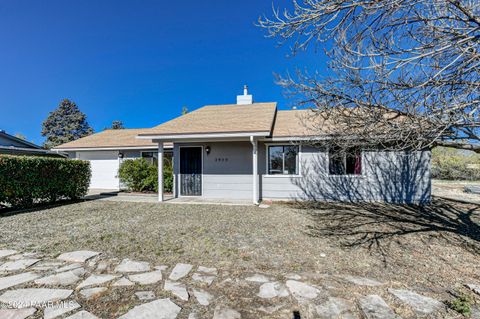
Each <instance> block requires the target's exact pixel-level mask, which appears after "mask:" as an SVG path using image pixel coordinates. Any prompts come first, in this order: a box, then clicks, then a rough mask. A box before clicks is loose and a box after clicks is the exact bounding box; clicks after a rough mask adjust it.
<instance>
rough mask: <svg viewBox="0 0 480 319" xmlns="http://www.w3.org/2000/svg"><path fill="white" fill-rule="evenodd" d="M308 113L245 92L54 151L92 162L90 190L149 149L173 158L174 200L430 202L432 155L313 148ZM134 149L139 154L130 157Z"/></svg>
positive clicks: (112, 184)
mask: <svg viewBox="0 0 480 319" xmlns="http://www.w3.org/2000/svg"><path fill="white" fill-rule="evenodd" d="M311 112H312V111H310V110H289V111H283V110H278V108H277V105H276V103H273V102H272V103H254V102H253V97H252V95H249V94H248V91H247V89H246V88H245V90H244V94H243V95H240V96H238V97H237V103H236V104H227V105H209V106H204V107H202V108H200V109H197V110H195V111H193V112H191V113H187V114H185V115H183V116H180V117H178V118H175V119H173V120H171V121H168V122H166V123H163V124H160V125H158V126H156V127H153V128H150V129H141V130H125V131H124V132H122V131H105V132H102V133H98V134H95V135H92V136H90V137H86V138H82V139H79V140H77V141H75V142H71V143H67V144H64V145H61V146H59V147H57V149H58V150H62V151H75V158H80V159H87V160H90V161H92V164H93V165H92V173H93V180H92V185H91V187H99V186H102V187H107V186H108V187H111V186H116V185H118V181H116V182H115V183H112V182H111V181H113V176H114V175H115V172H116V170H117V169H118V165H119V164H118V163H119V161H118V159H116V158H115V156H116V154H118V155H119V154H122V155H123V157H124V158H125V157H127V156H131V157H139V156H141V154H139V151H140V150H147V149H148V150H149V151H151V152H153V151H154V152H157V154H158V155H157V157H158V161H160V162H162V161H163V158H164V157H165V155H166V154H168V153H170V152H171V153H172V154H173V166H174V189H173V193H174V194H173V195H174V197H192V196H198V197H201V198H204V199H229V200H232V199H239V200H251V201H252V202H253V203H258V202H259V201H261V200H294V199H295V200H297V199H298V200H325V201H386V202H401V203H424V202H428V201H429V200H430V188H431V185H430V158H431V153H430V151H429V150H424V151H411V152H407V151H401V152H400V151H398V152H391V151H384V150H381V149H375V150H356V152H355V153H354V154H353V155H348V154H347V155H345V154H342V153H337V151H336V150H334V149H328V148H327V147H322V146H321V143H320V146H315V147H314V146H310V145H309V143H305V141H308V140H309V139H311V138H312V136H315V138H317V139H318V140H319V141H321V139H322V138H323V137H322V136H320V135H319V133H318V131H314V130H313V129H312V128H310V127H309V125H308V121H306V120H305V119H308V118H309V117H310V115H311ZM325 136H326V135H325ZM325 138H326V137H325ZM127 146H128V147H129V148H127ZM130 149H134V150H135V152H136V153H135V154H134V155H129V153H127V150H130ZM159 168H160V169H159V183H160V185H163V174H162V166H161V165H160V166H159ZM107 180H108V182H107ZM114 184H115V185H114ZM160 189H161V188H160ZM163 200H164V196H163V192H160V193H159V201H163Z"/></svg>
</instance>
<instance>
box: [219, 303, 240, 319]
mask: <svg viewBox="0 0 480 319" xmlns="http://www.w3.org/2000/svg"><path fill="white" fill-rule="evenodd" d="M240 318H242V315H241V314H240V313H239V312H238V311H236V310H234V309H231V308H228V307H225V306H220V305H219V306H217V307H216V308H215V311H214V312H213V319H240Z"/></svg>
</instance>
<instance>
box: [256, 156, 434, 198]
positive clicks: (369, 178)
mask: <svg viewBox="0 0 480 319" xmlns="http://www.w3.org/2000/svg"><path fill="white" fill-rule="evenodd" d="M259 151H260V157H261V158H266V148H265V146H264V147H262V148H260V150H259ZM430 157H431V153H430V151H418V152H386V151H365V152H363V158H362V175H358V176H331V175H329V174H328V153H327V152H326V151H324V150H323V151H322V150H319V149H316V148H312V147H306V146H303V147H302V150H301V154H300V174H299V175H300V176H299V177H297V176H293V177H278V176H268V175H266V161H264V162H263V163H260V164H261V166H260V170H259V172H260V174H262V175H261V186H260V189H261V194H262V198H263V199H300V200H322V201H353V202H355V201H386V202H398V203H424V202H428V201H430V191H431V185H430Z"/></svg>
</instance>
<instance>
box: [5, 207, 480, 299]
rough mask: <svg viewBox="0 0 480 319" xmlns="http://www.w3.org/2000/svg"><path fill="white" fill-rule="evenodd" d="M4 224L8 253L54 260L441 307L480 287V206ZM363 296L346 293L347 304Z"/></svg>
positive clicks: (212, 212)
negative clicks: (357, 282)
mask: <svg viewBox="0 0 480 319" xmlns="http://www.w3.org/2000/svg"><path fill="white" fill-rule="evenodd" d="M0 216H1V217H0V221H1V222H0V234H1V235H0V248H10V249H12V248H13V249H18V250H22V251H36V252H40V253H47V254H59V253H61V252H65V251H72V250H81V249H82V250H83V249H88V250H95V251H102V252H103V253H104V256H105V258H107V257H109V256H110V257H112V258H118V259H121V258H132V259H137V260H142V261H148V262H151V263H153V264H168V265H172V264H175V263H177V262H182V263H185V262H187V263H191V264H195V265H205V266H210V267H217V268H219V269H223V270H224V271H227V272H229V273H230V274H231V275H232V276H234V277H235V274H238V276H243V274H244V273H248V272H252V273H253V272H260V273H262V272H264V273H268V274H274V275H282V274H283V275H285V274H288V273H297V274H298V273H300V274H302V276H310V277H311V278H317V279H318V281H319V282H321V281H322V276H323V275H325V274H328V275H334V276H336V275H353V276H364V277H369V278H375V279H376V280H379V281H382V282H387V283H390V284H391V285H392V286H394V287H398V288H401V287H404V286H406V285H408V286H410V287H418V288H419V289H420V291H428V292H430V293H433V294H434V295H435V294H438V295H435V296H436V297H438V298H440V299H441V298H443V297H445V296H446V295H445V293H446V292H447V291H448V290H449V289H454V288H457V287H460V286H463V285H464V284H465V283H470V282H480V273H479V272H478V264H479V263H480V255H479V252H480V248H479V247H480V226H479V225H480V206H478V205H467V204H461V203H457V202H453V201H447V200H440V199H436V200H434V201H433V203H432V205H430V206H427V207H424V208H421V207H411V206H400V205H382V204H365V205H345V204H322V205H317V206H316V207H312V206H307V205H304V206H298V205H296V204H274V205H272V206H270V207H269V208H263V209H262V208H258V207H253V206H218V205H169V204H156V203H130V202H113V201H86V202H80V203H74V204H69V205H63V206H57V207H52V208H46V209H38V210H32V211H26V212H21V213H16V214H11V213H10V214H3V215H0ZM240 274H241V275H240ZM355 289H357V288H355ZM355 289H354V288H352V289H350V288H348V287H346V288H345V289H343V290H342V289H340V290H339V294H340V295H342V296H345V297H348V296H349V295H350V294H356V292H355ZM232 294H235V292H234V291H232ZM238 297H239V298H241V296H238ZM239 300H240V301H239V302H241V299H239Z"/></svg>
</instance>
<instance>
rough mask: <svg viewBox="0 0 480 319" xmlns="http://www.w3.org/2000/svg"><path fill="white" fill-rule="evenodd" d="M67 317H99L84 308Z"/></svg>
mask: <svg viewBox="0 0 480 319" xmlns="http://www.w3.org/2000/svg"><path fill="white" fill-rule="evenodd" d="M65 319H99V318H98V317H97V316H95V315H94V314H92V313H90V312H88V311H86V310H82V311H79V312H77V313H76V314H74V315H71V316H69V317H67V318H65Z"/></svg>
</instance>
